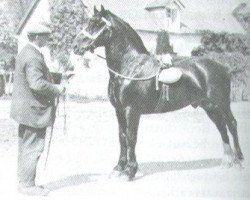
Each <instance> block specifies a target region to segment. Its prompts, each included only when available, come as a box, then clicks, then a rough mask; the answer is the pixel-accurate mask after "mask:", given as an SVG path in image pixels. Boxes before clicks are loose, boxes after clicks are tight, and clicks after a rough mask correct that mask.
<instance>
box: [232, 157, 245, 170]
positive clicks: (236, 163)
mask: <svg viewBox="0 0 250 200" xmlns="http://www.w3.org/2000/svg"><path fill="white" fill-rule="evenodd" d="M242 162H243V160H242V159H239V158H237V157H235V158H234V163H233V166H234V168H236V169H239V170H242V169H244V166H243V164H242Z"/></svg>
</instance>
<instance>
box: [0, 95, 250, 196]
mask: <svg viewBox="0 0 250 200" xmlns="http://www.w3.org/2000/svg"><path fill="white" fill-rule="evenodd" d="M9 106H10V101H9V100H1V101H0V161H1V164H0V198H1V199H7V198H8V199H29V198H28V197H25V196H22V195H20V194H18V193H17V192H16V158H17V138H16V135H17V134H16V132H17V124H16V123H15V122H14V121H12V120H11V119H9ZM66 110H67V133H66V135H64V134H63V117H62V114H63V109H62V106H61V107H59V116H58V118H57V120H56V124H55V131H54V136H53V140H52V145H51V151H50V156H49V160H48V165H47V168H46V169H45V170H44V167H43V166H44V156H42V157H41V159H40V163H39V166H38V178H37V184H44V185H46V186H47V187H48V188H50V189H51V190H52V192H51V193H50V196H49V197H47V198H46V199H199V198H200V199H250V190H249V185H250V165H249V164H250V155H249V149H250V148H249V145H250V139H249V137H250V136H249V130H250V123H249V122H250V103H247V102H242V103H233V104H232V110H233V113H234V115H235V117H236V119H237V120H238V127H239V138H240V143H241V146H242V151H243V153H244V156H245V161H244V169H239V168H235V167H234V168H230V169H222V168H221V166H220V163H221V159H220V158H221V156H222V144H221V138H220V135H219V133H218V131H217V129H216V128H215V126H214V125H213V124H212V122H211V121H210V120H209V119H208V117H207V116H206V115H205V113H204V112H203V111H202V110H201V109H199V108H198V109H196V110H195V109H193V108H191V107H187V108H185V109H183V110H180V111H177V112H173V113H167V114H161V115H146V116H143V117H142V119H141V122H140V127H139V134H138V143H137V149H136V152H137V160H138V162H139V172H138V173H137V176H136V178H135V180H134V181H132V182H117V181H114V180H110V179H109V178H108V176H109V173H110V172H111V171H112V168H113V167H114V166H115V164H116V162H117V159H118V155H119V143H118V134H117V130H118V127H117V122H116V118H115V113H114V110H113V108H112V107H111V105H110V104H109V103H108V102H104V103H98V102H94V103H87V104H80V103H73V102H67V104H66ZM247 185H248V186H247ZM2 197H3V198H2ZM4 197H5V198H4ZM32 199H34V197H32ZM39 199H41V198H39Z"/></svg>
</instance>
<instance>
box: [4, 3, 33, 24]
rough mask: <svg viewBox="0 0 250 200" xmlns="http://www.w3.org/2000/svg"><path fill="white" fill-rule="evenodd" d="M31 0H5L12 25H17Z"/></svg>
mask: <svg viewBox="0 0 250 200" xmlns="http://www.w3.org/2000/svg"><path fill="white" fill-rule="evenodd" d="M33 1H34V0H11V1H10V0H5V2H6V8H7V9H6V10H7V13H8V15H9V17H10V18H11V20H12V23H13V26H15V27H17V26H18V24H19V22H20V20H21V19H22V18H23V16H24V15H25V13H26V11H27V10H28V8H29V6H30V4H31V3H32V2H33Z"/></svg>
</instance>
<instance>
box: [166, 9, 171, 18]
mask: <svg viewBox="0 0 250 200" xmlns="http://www.w3.org/2000/svg"><path fill="white" fill-rule="evenodd" d="M166 16H167V18H170V17H171V9H170V8H166Z"/></svg>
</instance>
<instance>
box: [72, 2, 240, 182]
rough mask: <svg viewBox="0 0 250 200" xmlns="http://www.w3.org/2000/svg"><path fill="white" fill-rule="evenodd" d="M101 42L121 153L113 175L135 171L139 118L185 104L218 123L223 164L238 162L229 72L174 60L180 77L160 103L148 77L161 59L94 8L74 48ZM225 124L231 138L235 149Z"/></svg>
mask: <svg viewBox="0 0 250 200" xmlns="http://www.w3.org/2000/svg"><path fill="white" fill-rule="evenodd" d="M100 46H104V47H105V52H106V60H107V66H108V68H109V71H110V80H109V86H108V94H109V98H110V101H111V103H112V105H113V106H114V108H115V110H116V115H117V120H118V123H119V141H120V157H119V161H118V164H117V165H116V166H115V168H114V172H116V173H115V174H116V176H117V177H121V178H122V179H124V178H125V179H126V180H131V179H133V178H134V176H135V174H136V172H137V168H138V164H137V161H136V155H135V146H136V141H137V130H138V126H139V120H140V116H141V115H142V114H151V113H164V112H169V111H174V110H178V109H181V108H183V107H185V106H188V105H192V106H193V107H197V106H200V107H202V108H203V109H204V110H205V111H206V113H207V115H208V116H209V118H210V119H211V120H212V121H213V122H214V124H215V125H216V126H217V128H218V130H219V132H220V134H221V137H222V141H223V148H224V158H223V159H222V163H223V164H226V165H228V166H232V165H233V164H236V163H237V164H240V163H241V161H242V160H243V154H242V152H241V149H240V145H239V141H238V133H237V122H236V120H235V118H234V116H233V114H232V112H231V109H230V76H229V74H228V73H227V71H226V69H225V68H224V67H223V66H222V65H220V64H218V63H216V62H214V61H212V60H209V59H206V58H199V59H191V58H190V59H186V60H183V61H178V62H175V63H173V67H176V68H179V69H181V71H182V72H183V76H182V78H181V79H180V80H179V81H178V82H176V83H173V84H171V85H169V90H168V94H169V99H168V100H165V101H163V100H162V99H161V92H163V91H162V90H164V87H163V85H162V84H160V86H159V90H156V86H155V85H156V78H155V76H153V77H151V76H152V75H154V74H156V73H157V71H158V70H159V68H160V67H161V64H160V62H159V61H158V60H157V59H155V58H154V56H152V55H150V54H149V52H148V51H147V49H146V48H145V46H144V44H143V42H142V40H141V38H140V37H139V36H138V34H137V33H136V32H135V31H134V30H133V29H132V28H131V27H130V25H129V24H127V23H126V22H124V21H123V20H122V19H120V18H119V17H117V16H115V15H114V14H112V13H111V12H110V11H108V10H105V9H104V7H103V6H102V9H101V11H98V10H97V9H96V8H94V15H93V17H91V18H90V19H89V21H88V23H87V26H86V28H85V29H83V30H82V31H81V32H80V33H79V34H78V35H77V37H76V39H75V42H74V52H75V53H76V54H81V55H83V54H84V53H85V52H86V51H94V49H95V48H97V47H100ZM149 77H151V78H149ZM159 105H161V106H159ZM227 128H228V129H229V131H230V132H231V134H232V136H233V142H234V149H235V150H234V151H233V150H232V148H231V146H230V142H229V137H228V134H227Z"/></svg>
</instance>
